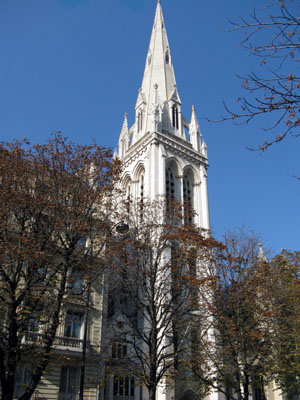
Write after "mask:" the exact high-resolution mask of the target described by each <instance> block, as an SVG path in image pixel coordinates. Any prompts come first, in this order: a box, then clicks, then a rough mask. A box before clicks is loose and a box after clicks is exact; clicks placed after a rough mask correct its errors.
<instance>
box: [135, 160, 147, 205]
mask: <svg viewBox="0 0 300 400" xmlns="http://www.w3.org/2000/svg"><path fill="white" fill-rule="evenodd" d="M133 176H134V181H135V182H136V185H137V186H136V197H137V198H138V199H140V200H141V201H143V199H144V197H145V166H144V164H143V163H142V162H140V163H138V164H137V166H136V167H135V169H134V171H133Z"/></svg>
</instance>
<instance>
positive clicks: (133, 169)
mask: <svg viewBox="0 0 300 400" xmlns="http://www.w3.org/2000/svg"><path fill="white" fill-rule="evenodd" d="M181 106H182V103H181V99H180V96H179V92H178V87H177V83H176V79H175V73H174V66H173V61H172V56H171V51H170V46H169V41H168V37H167V32H166V27H165V22H164V18H163V13H162V8H161V2H160V0H158V2H157V8H156V13H155V18H154V24H153V29H152V34H151V39H150V44H149V48H148V53H147V56H146V64H145V70H144V76H143V81H142V86H141V88H140V90H139V92H138V95H137V101H136V105H135V114H134V118H135V122H134V124H133V125H132V126H131V127H130V128H129V126H128V121H127V114H125V120H124V124H123V127H122V130H121V134H120V139H119V145H118V151H116V153H115V156H117V157H119V158H120V159H121V160H122V162H123V168H124V173H123V181H122V185H123V188H124V190H125V191H126V192H127V193H130V194H131V195H132V196H134V197H136V198H139V197H141V196H145V197H148V198H150V199H155V198H156V197H157V196H158V195H167V196H171V197H174V198H176V199H177V200H178V201H181V202H182V203H183V204H184V203H186V201H187V200H188V202H189V204H191V205H192V207H193V208H194V210H195V211H196V216H195V217H194V222H195V223H196V224H197V225H198V226H199V227H202V228H204V229H209V228H210V224H209V206H208V192H207V168H208V159H207V147H206V144H205V141H204V139H203V137H202V135H201V132H200V126H199V123H198V120H197V117H196V112H195V107H194V106H193V107H192V114H191V119H190V122H189V121H188V120H187V119H186V118H185V117H184V116H183V115H182V110H181Z"/></svg>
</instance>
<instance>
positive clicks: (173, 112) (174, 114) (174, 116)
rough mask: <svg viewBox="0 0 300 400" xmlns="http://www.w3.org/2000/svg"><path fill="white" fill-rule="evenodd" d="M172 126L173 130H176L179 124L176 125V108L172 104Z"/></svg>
mask: <svg viewBox="0 0 300 400" xmlns="http://www.w3.org/2000/svg"><path fill="white" fill-rule="evenodd" d="M172 125H173V127H174V128H176V129H178V127H179V123H178V107H177V105H176V104H173V106H172Z"/></svg>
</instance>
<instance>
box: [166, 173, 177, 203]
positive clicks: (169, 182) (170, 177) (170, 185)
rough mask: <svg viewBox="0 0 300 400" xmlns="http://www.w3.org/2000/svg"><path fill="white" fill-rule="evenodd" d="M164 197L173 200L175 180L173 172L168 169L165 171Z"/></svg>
mask: <svg viewBox="0 0 300 400" xmlns="http://www.w3.org/2000/svg"><path fill="white" fill-rule="evenodd" d="M166 196H167V198H172V199H175V179H174V171H173V170H172V168H170V167H168V168H167V170H166Z"/></svg>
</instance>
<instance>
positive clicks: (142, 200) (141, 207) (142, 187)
mask: <svg viewBox="0 0 300 400" xmlns="http://www.w3.org/2000/svg"><path fill="white" fill-rule="evenodd" d="M143 212H144V174H141V176H140V219H141V221H142V220H143Z"/></svg>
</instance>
